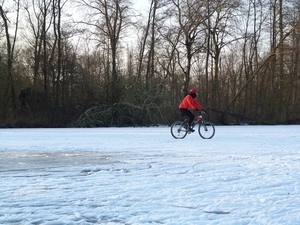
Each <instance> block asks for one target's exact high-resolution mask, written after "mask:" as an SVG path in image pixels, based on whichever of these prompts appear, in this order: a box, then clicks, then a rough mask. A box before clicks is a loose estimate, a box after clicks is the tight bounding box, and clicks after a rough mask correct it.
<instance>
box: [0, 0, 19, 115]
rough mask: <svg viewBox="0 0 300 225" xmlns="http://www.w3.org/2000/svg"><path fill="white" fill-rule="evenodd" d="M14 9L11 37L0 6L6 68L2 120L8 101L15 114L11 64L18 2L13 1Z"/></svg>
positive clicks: (15, 38)
mask: <svg viewBox="0 0 300 225" xmlns="http://www.w3.org/2000/svg"><path fill="white" fill-rule="evenodd" d="M14 7H16V8H15V10H16V19H15V26H14V34H13V35H11V34H10V32H9V25H8V24H9V22H10V21H9V19H8V18H7V16H6V12H5V11H4V9H3V8H2V6H0V16H1V18H2V20H3V24H4V31H5V37H6V68H7V75H6V80H5V82H6V85H7V86H6V89H5V92H4V102H3V118H5V117H6V113H7V107H8V105H9V101H10V103H11V104H10V107H11V109H12V113H13V114H15V113H16V108H17V107H16V93H15V84H14V76H13V62H14V51H15V44H16V40H17V33H18V25H19V13H20V0H15V1H14Z"/></svg>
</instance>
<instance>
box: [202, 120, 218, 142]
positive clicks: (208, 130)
mask: <svg viewBox="0 0 300 225" xmlns="http://www.w3.org/2000/svg"><path fill="white" fill-rule="evenodd" d="M198 133H199V135H200V137H202V138H203V139H211V138H212V137H213V136H214V135H215V126H214V125H213V123H211V122H209V121H206V122H204V123H202V124H199V127H198Z"/></svg>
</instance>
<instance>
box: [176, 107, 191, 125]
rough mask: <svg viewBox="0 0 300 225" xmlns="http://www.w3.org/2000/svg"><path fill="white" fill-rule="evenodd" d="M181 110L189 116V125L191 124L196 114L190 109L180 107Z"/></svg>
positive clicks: (184, 114)
mask: <svg viewBox="0 0 300 225" xmlns="http://www.w3.org/2000/svg"><path fill="white" fill-rule="evenodd" d="M179 111H180V112H181V114H182V115H183V116H186V117H188V118H189V126H191V124H192V122H193V120H194V119H195V116H194V114H193V113H192V112H191V111H190V110H188V109H179Z"/></svg>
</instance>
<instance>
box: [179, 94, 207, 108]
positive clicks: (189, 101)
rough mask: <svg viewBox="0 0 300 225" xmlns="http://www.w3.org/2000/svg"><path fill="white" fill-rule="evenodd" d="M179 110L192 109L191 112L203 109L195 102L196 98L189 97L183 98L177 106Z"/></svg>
mask: <svg viewBox="0 0 300 225" xmlns="http://www.w3.org/2000/svg"><path fill="white" fill-rule="evenodd" d="M179 108H180V109H189V110H190V109H193V110H196V109H198V110H203V107H202V106H201V105H200V103H199V102H198V101H197V99H196V98H193V97H192V96H191V95H187V96H185V98H184V99H183V100H182V102H181V103H180V105H179Z"/></svg>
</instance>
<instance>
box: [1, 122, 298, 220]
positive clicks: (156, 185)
mask: <svg viewBox="0 0 300 225" xmlns="http://www.w3.org/2000/svg"><path fill="white" fill-rule="evenodd" d="M299 140H300V126H298V125H293V126H217V127H216V134H215V136H214V137H213V138H212V139H209V140H203V139H201V138H200V137H199V135H198V134H197V133H196V132H195V133H193V134H189V135H188V136H187V137H186V138H185V139H183V140H176V139H174V138H173V137H172V136H171V134H170V128H169V127H155V128H90V129H69V128H65V129H0V143H1V146H0V181H1V189H0V190H1V196H0V224H14V225H15V224H17V225H19V224H20V225H21V224H22V225H24V224H28V225H29V224H35V225H38V224H41V225H64V224H70V225H71V224H80V225H85V224H111V225H117V224H118V225H119V224H120V225H121V224H127V225H136V224H151V225H153V224H172V225H173V224H178V225H182V224H189V225H192V224H195V225H196V224H197V225H198V224H205V225H208V224H226V225H227V224H236V225H242V224H256V225H261V224H270V225H275V224H284V225H288V224H300V213H299V212H300V211H299V209H300V183H299V182H300V176H299V175H300V167H299V163H300V141H299Z"/></svg>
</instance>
